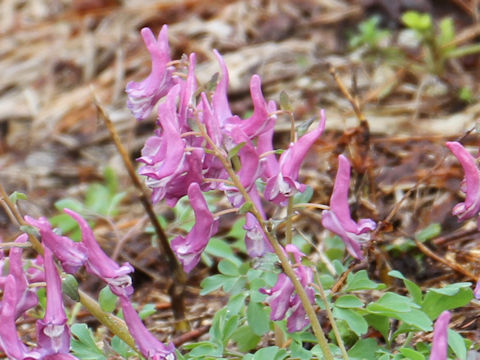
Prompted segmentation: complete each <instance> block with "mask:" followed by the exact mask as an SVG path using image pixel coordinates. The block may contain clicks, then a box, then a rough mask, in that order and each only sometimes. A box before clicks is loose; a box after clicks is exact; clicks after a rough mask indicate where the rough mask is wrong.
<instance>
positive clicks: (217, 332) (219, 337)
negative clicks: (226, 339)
mask: <svg viewBox="0 0 480 360" xmlns="http://www.w3.org/2000/svg"><path fill="white" fill-rule="evenodd" d="M226 316H227V308H223V309H221V310H220V311H217V312H216V314H215V316H214V317H213V320H212V326H210V331H209V334H210V340H211V341H212V342H214V343H216V344H219V345H222V344H223V325H224V322H225V318H226Z"/></svg>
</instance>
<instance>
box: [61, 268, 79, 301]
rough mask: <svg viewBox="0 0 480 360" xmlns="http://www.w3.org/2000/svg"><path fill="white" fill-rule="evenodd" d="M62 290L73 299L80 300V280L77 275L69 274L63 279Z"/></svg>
mask: <svg viewBox="0 0 480 360" xmlns="http://www.w3.org/2000/svg"><path fill="white" fill-rule="evenodd" d="M62 292H63V293H64V294H67V295H68V297H70V299H72V300H73V301H77V302H78V301H80V294H79V293H78V281H77V279H75V276H73V275H71V274H67V276H65V278H64V279H63V280H62Z"/></svg>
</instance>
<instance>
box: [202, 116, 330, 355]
mask: <svg viewBox="0 0 480 360" xmlns="http://www.w3.org/2000/svg"><path fill="white" fill-rule="evenodd" d="M197 124H198V126H199V128H200V132H201V133H202V136H203V138H204V139H205V140H206V141H207V143H208V144H209V145H210V146H211V148H212V149H213V152H214V154H215V156H216V157H217V158H218V159H219V160H220V161H221V162H222V165H223V167H224V168H225V170H227V172H228V175H229V176H230V178H231V179H232V181H233V183H234V184H235V187H236V188H237V189H238V191H239V192H240V193H241V194H242V196H243V198H244V199H245V202H247V203H250V204H252V207H251V209H250V210H249V211H250V212H251V213H252V214H253V215H254V216H255V217H256V219H257V221H258V223H259V224H260V226H261V227H262V229H263V231H264V232H265V235H266V236H267V238H268V241H269V242H270V244H271V245H272V247H273V250H274V251H275V254H276V255H277V256H278V258H279V259H280V263H281V264H282V268H283V271H284V272H285V274H286V275H287V276H288V277H289V278H290V280H291V282H292V283H293V287H294V288H295V291H296V292H297V294H298V296H299V297H300V300H301V301H302V305H303V307H304V309H305V312H306V313H307V316H308V318H309V319H310V322H311V325H312V329H313V332H314V334H315V336H316V338H317V340H318V344H319V345H320V348H321V349H322V352H323V355H324V357H325V359H326V360H333V355H332V353H331V351H330V348H329V347H328V342H327V339H326V338H325V334H324V333H323V329H322V327H321V326H320V322H319V321H318V318H317V314H315V310H314V308H313V306H312V304H311V303H310V299H309V298H308V296H307V293H306V292H305V289H304V288H303V286H302V284H301V283H300V281H299V280H298V278H297V275H296V274H295V272H294V271H293V268H292V266H291V265H290V262H289V261H288V258H287V256H286V255H285V253H284V251H283V249H282V247H281V245H280V244H279V242H278V240H277V239H276V238H275V237H274V236H273V235H272V233H271V232H270V231H269V229H268V227H267V224H266V222H265V220H264V219H263V217H262V214H261V213H260V211H259V210H258V209H257V207H256V206H255V203H254V202H253V201H252V199H251V198H250V195H249V194H248V192H247V190H246V189H245V188H244V187H243V185H242V183H241V182H240V179H239V178H238V175H237V174H236V173H235V171H234V170H233V168H232V165H231V164H230V162H229V161H228V159H227V156H226V154H225V152H224V151H222V150H221V149H220V148H219V147H218V146H217V145H216V144H215V143H214V142H213V141H212V139H211V138H210V136H208V134H207V132H206V131H205V127H204V126H203V124H201V123H200V122H199V121H197Z"/></svg>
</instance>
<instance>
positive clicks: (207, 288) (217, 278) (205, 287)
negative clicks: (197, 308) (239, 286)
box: [200, 274, 231, 295]
mask: <svg viewBox="0 0 480 360" xmlns="http://www.w3.org/2000/svg"><path fill="white" fill-rule="evenodd" d="M230 279H231V277H230V276H225V275H222V274H217V275H212V276H209V277H207V278H205V279H203V280H202V282H201V283H200V286H201V287H202V291H200V295H206V294H209V293H211V292H212V291H215V290H217V289H220V288H221V287H222V286H223V284H224V283H225V282H226V281H227V280H230Z"/></svg>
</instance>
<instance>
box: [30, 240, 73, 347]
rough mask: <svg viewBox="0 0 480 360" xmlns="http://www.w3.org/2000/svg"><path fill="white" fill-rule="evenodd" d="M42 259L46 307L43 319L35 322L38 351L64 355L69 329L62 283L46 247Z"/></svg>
mask: <svg viewBox="0 0 480 360" xmlns="http://www.w3.org/2000/svg"><path fill="white" fill-rule="evenodd" d="M43 258H44V267H45V279H46V282H47V305H46V310H45V316H44V318H43V319H41V320H38V321H37V342H38V346H39V351H41V352H42V353H43V354H45V355H53V354H59V353H60V354H66V353H68V352H69V350H70V329H69V328H68V325H67V316H66V315H65V309H64V307H63V301H62V281H61V280H60V276H59V275H58V272H57V268H56V267H55V264H54V262H53V256H52V252H51V251H50V249H49V248H48V247H45V253H44V255H43Z"/></svg>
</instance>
